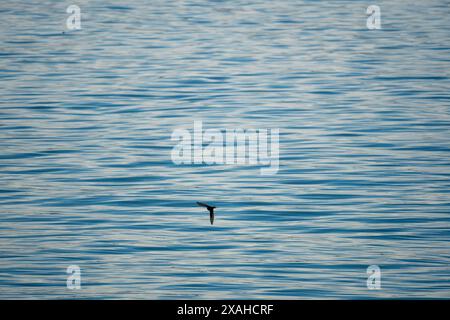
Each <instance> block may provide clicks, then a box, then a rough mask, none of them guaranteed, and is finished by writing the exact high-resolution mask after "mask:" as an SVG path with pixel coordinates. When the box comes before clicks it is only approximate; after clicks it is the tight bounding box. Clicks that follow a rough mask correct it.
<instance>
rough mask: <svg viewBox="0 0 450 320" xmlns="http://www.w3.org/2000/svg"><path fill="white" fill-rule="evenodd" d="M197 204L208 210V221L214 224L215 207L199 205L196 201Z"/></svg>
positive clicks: (204, 204)
mask: <svg viewBox="0 0 450 320" xmlns="http://www.w3.org/2000/svg"><path fill="white" fill-rule="evenodd" d="M197 204H198V205H199V206H200V207H205V208H206V209H208V211H209V221H211V224H213V223H214V209H215V208H216V207H213V206H210V205H207V204H206V203H201V202H198V201H197Z"/></svg>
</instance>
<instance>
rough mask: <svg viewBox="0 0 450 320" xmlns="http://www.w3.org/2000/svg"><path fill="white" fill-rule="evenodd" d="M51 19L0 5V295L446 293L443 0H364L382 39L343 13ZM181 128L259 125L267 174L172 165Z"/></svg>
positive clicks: (107, 9) (54, 15)
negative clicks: (266, 135) (375, 14)
mask: <svg viewBox="0 0 450 320" xmlns="http://www.w3.org/2000/svg"><path fill="white" fill-rule="evenodd" d="M70 4H73V3H72V1H24V0H22V1H2V2H1V4H0V41H1V47H0V79H1V87H0V102H1V104H0V106H1V109H0V150H1V152H0V297H1V298H8V299H9V298H138V299H147V298H151V299H177V298H200V299H213V298H223V299H229V298H250V299H252V298H276V299H285V298H286V299H299V298H304V299H307V298H380V297H382V298H414V297H435V298H450V282H449V278H450V266H449V263H450V249H449V241H450V228H449V227H450V201H449V199H450V198H449V196H450V194H449V191H450V188H449V187H450V144H449V138H450V110H449V107H450V78H449V72H450V55H449V53H450V46H449V43H450V41H449V40H450V39H449V38H450V24H449V16H450V9H449V2H448V1H436V0H430V1H422V2H417V1H403V0H402V1H395V2H392V1H377V4H378V5H379V6H380V8H381V22H382V29H381V30H368V29H367V27H366V19H367V15H366V8H367V5H368V4H367V3H365V2H364V1H363V2H361V1H327V2H325V1H324V2H317V1H306V0H305V1H287V0H283V1H263V0H249V1H237V0H236V1H200V0H199V1H162V0H160V1H143V0H142V1H139V0H136V1H76V4H77V5H79V6H80V8H81V15H82V16H81V26H82V29H81V30H74V31H71V30H68V29H66V24H65V21H66V19H67V17H68V16H69V14H68V13H66V8H67V7H68V6H69V5H70ZM195 120H202V121H203V125H204V127H205V128H222V129H226V128H230V129H234V128H279V130H280V168H279V171H278V173H277V174H275V175H271V176H270V175H269V176H265V175H261V174H260V171H259V167H258V166H245V165H244V166H242V165H241V166H233V165H209V166H208V165H175V164H174V163H173V162H172V160H171V151H172V148H173V146H174V144H175V142H174V141H171V134H172V132H173V131H174V130H175V129H177V128H180V127H183V128H187V129H192V128H193V123H194V121H195ZM196 201H205V202H210V203H213V204H214V205H216V206H217V207H218V208H217V209H216V210H217V213H216V221H215V224H214V225H213V226H211V225H210V224H209V218H208V215H207V213H206V210H204V209H203V208H199V207H198V206H197V205H196V204H195V202H196ZM372 264H375V265H378V266H379V267H380V268H381V281H382V282H381V285H382V288H381V289H380V290H368V289H367V287H366V279H367V274H366V269H367V267H368V266H369V265H372ZM69 265H78V266H80V268H81V275H82V288H81V290H69V289H67V288H66V278H67V274H66V268H67V267H68V266H69Z"/></svg>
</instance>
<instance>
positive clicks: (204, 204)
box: [197, 201, 209, 208]
mask: <svg viewBox="0 0 450 320" xmlns="http://www.w3.org/2000/svg"><path fill="white" fill-rule="evenodd" d="M197 204H198V205H199V206H200V207H205V208H208V207H209V206H208V205H207V204H206V203H202V202H198V201H197Z"/></svg>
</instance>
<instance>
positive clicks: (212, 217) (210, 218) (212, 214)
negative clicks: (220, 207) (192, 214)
mask: <svg viewBox="0 0 450 320" xmlns="http://www.w3.org/2000/svg"><path fill="white" fill-rule="evenodd" d="M209 221H211V224H213V223H214V211H210V212H209Z"/></svg>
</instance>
